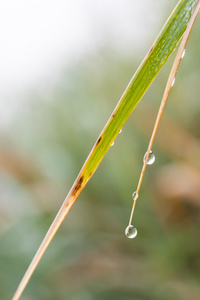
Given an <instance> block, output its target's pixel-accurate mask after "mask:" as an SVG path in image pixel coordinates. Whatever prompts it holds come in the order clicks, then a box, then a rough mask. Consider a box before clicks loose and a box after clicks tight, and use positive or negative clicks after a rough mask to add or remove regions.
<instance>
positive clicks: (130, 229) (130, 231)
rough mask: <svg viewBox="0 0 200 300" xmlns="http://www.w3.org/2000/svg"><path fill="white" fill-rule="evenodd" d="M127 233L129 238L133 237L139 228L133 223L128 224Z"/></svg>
mask: <svg viewBox="0 0 200 300" xmlns="http://www.w3.org/2000/svg"><path fill="white" fill-rule="evenodd" d="M125 235H126V236H127V238H129V239H133V238H135V237H136V235H137V229H136V228H135V227H134V226H133V225H128V226H127V227H126V229H125Z"/></svg>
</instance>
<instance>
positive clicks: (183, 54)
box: [181, 49, 185, 58]
mask: <svg viewBox="0 0 200 300" xmlns="http://www.w3.org/2000/svg"><path fill="white" fill-rule="evenodd" d="M184 56H185V49H184V50H183V53H182V55H181V58H183V57H184Z"/></svg>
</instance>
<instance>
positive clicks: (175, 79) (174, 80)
mask: <svg viewBox="0 0 200 300" xmlns="http://www.w3.org/2000/svg"><path fill="white" fill-rule="evenodd" d="M175 80H176V78H175V77H174V79H173V81H172V85H171V87H173V85H174V83H175Z"/></svg>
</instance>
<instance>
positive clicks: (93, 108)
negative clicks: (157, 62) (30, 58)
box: [0, 1, 200, 300]
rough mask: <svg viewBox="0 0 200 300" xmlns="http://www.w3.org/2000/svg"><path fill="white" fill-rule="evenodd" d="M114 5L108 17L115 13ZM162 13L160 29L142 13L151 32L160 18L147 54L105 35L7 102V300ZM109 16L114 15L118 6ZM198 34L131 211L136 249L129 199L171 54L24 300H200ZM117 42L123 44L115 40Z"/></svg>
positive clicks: (2, 162) (2, 248)
mask: <svg viewBox="0 0 200 300" xmlns="http://www.w3.org/2000/svg"><path fill="white" fill-rule="evenodd" d="M69 2H70V1H69ZM78 2H79V1H77V3H78ZM97 2H98V1H97ZM108 2H109V5H110V6H111V7H112V5H111V4H113V1H108ZM119 2H120V1H117V4H118V5H119V7H120V5H122V6H123V4H122V3H119ZM161 2H162V13H160V18H158V17H157V15H158V11H157V10H156V9H155V10H154V8H153V7H152V10H151V11H147V8H148V10H149V7H147V6H146V5H145V4H146V3H147V1H143V8H142V6H141V8H140V10H139V11H138V13H139V14H140V16H141V22H144V23H145V22H146V21H145V19H144V15H145V13H146V14H147V15H148V13H149V14H151V20H154V18H156V17H157V19H156V20H157V21H156V27H154V29H153V27H151V26H153V25H152V23H151V22H150V25H149V26H150V29H151V28H152V34H151V35H150V33H149V32H148V36H146V37H144V40H143V41H142V49H140V48H139V46H138V43H139V42H138V40H137V39H135V40H134V43H133V44H132V46H131V47H130V48H129V49H128V50H127V47H128V46H126V42H124V47H118V46H117V45H118V44H117V45H116V44H115V43H112V38H111V37H110V36H108V35H107V36H106V28H104V30H105V39H104V36H103V35H102V36H101V41H100V42H99V44H98V43H96V44H95V46H94V47H92V46H91V48H90V49H89V50H88V49H87V50H85V51H83V52H80V53H78V54H77V56H76V55H75V57H74V59H73V60H71V61H70V62H69V61H67V59H66V61H65V59H63V60H62V67H58V68H57V70H56V71H55V74H53V75H54V76H53V75H52V74H51V76H50V77H48V76H47V75H46V77H45V76H43V78H42V79H41V80H40V82H37V84H35V85H32V86H29V87H24V90H23V89H21V90H20V93H19V92H18V93H16V94H15V91H13V93H12V99H14V101H13V100H12V99H11V100H9V98H8V100H7V101H6V100H5V101H4V102H3V101H2V103H4V109H5V113H4V111H3V108H2V113H1V114H2V116H3V115H5V114H6V112H9V121H7V122H5V121H4V126H3V125H1V129H0V135H1V146H0V147H1V149H0V299H11V297H12V295H13V294H14V292H15V290H16V288H17V286H18V284H19V282H20V280H21V278H22V276H23V275H24V272H25V270H26V269H27V267H28V265H29V263H30V261H31V260H32V258H33V256H34V254H35V252H36V250H37V248H38V247H39V245H40V243H41V241H42V239H43V237H44V235H45V233H46V231H47V230H48V228H49V226H50V224H51V222H52V220H53V219H54V217H55V215H56V213H57V211H58V209H59V207H60V205H61V204H62V201H63V200H64V198H65V196H66V194H67V193H68V191H69V189H70V187H71V185H72V183H73V181H74V180H75V178H76V176H77V174H78V172H79V170H80V169H81V166H82V164H83V163H84V161H85V159H86V157H87V155H88V154H89V152H90V150H91V148H92V146H93V144H94V143H95V141H96V139H97V137H98V135H99V133H100V132H101V130H102V128H103V126H104V125H105V123H106V121H107V119H108V118H109V116H110V114H111V112H112V111H113V109H114V107H115V105H116V103H117V101H118V99H119V98H120V96H121V94H122V93H123V91H124V89H125V87H126V86H127V84H128V82H129V80H130V78H131V77H132V75H133V74H134V72H135V70H136V69H137V67H138V65H139V64H140V62H141V60H142V59H143V58H144V56H145V54H146V53H147V51H148V49H149V48H150V46H151V44H152V43H153V41H154V39H155V37H156V35H157V34H158V32H159V31H160V29H161V27H162V25H163V24H164V22H165V20H166V19H167V17H168V16H169V14H170V12H171V11H172V9H173V7H174V6H175V3H176V1H171V4H170V5H169V4H167V3H166V2H167V1H161ZM58 3H59V1H58ZM156 3H157V2H156V1H151V4H152V5H155V6H156ZM89 4H90V1H87V2H86V4H85V5H86V6H85V11H86V12H87V10H88V11H89V9H90V10H91V15H92V12H93V11H92V8H91V7H90V6H89ZM127 4H128V5H129V6H128V5H127ZM98 5H99V6H101V4H99V3H98ZM102 5H103V4H102ZM105 5H106V4H105ZM126 5H127V7H126ZM124 6H125V8H124V11H126V9H127V10H128V9H129V8H130V7H132V9H133V10H134V9H137V3H136V1H133V3H130V1H125V2H124ZM119 7H118V9H119ZM78 9H79V7H78V4H77V11H78ZM144 12H145V13H144ZM79 13H80V12H79ZM105 13H106V12H105ZM143 13H144V14H143ZM153 13H155V14H156V15H155V16H154V15H153ZM110 14H113V15H115V6H113V11H111V12H110ZM101 17H102V16H101V15H100V16H99V18H101ZM43 18H44V22H45V15H44V16H43ZM57 18H59V15H58V16H57ZM116 19H117V17H116ZM117 21H118V22H119V24H120V19H117ZM152 22H153V21H152ZM91 24H92V23H91ZM104 25H105V24H104ZM79 26H80V27H81V24H79ZM91 26H92V25H91ZM113 26H114V25H113ZM145 26H146V27H148V24H146V23H145ZM63 30H64V29H63ZM71 30H72V33H73V28H71ZM134 30H135V31H136V32H137V31H139V30H140V28H139V27H138V28H134ZM147 30H148V28H147ZM123 34H124V35H125V31H124V33H123ZM199 34H200V19H199V18H198V19H197V21H196V24H195V26H194V29H193V31H192V34H191V37H190V39H189V42H188V45H187V48H186V54H185V57H184V59H183V61H182V62H181V65H180V68H179V71H178V74H177V77H176V82H175V85H174V87H173V89H172V91H171V93H170V96H169V101H168V104H167V107H166V109H165V112H164V116H163V118H162V121H161V125H160V127H159V131H158V134H157V136H156V140H155V143H154V146H153V149H152V150H153V152H154V154H155V156H156V162H155V163H154V165H152V166H149V167H148V168H147V170H146V173H145V177H144V181H143V184H142V188H141V192H140V195H139V199H138V202H137V205H136V209H135V213H134V218H133V225H134V226H136V227H137V230H138V235H137V237H136V238H135V239H133V240H129V239H127V238H126V237H125V235H124V230H125V228H126V226H127V224H128V221H129V216H130V211H131V207H132V198H131V195H132V193H133V192H134V190H135V189H136V186H137V182H138V178H139V174H140V170H141V167H142V159H143V155H144V153H145V151H146V148H147V145H148V141H149V138H150V134H151V131H152V128H153V124H154V121H155V118H156V114H157V110H158V107H159V104H160V101H161V98H162V94H163V91H164V87H165V84H166V81H167V77H168V75H169V71H170V67H171V65H172V62H173V58H174V56H175V53H174V54H173V55H172V57H171V58H170V59H169V61H168V62H167V64H166V65H165V66H164V68H163V69H162V70H161V72H160V73H159V76H158V78H156V80H155V82H154V83H153V84H152V86H151V87H150V90H149V91H148V92H147V94H146V95H145V97H144V98H143V100H142V101H141V102H140V103H139V105H138V106H137V107H136V109H135V110H134V112H133V114H132V115H131V117H130V118H129V120H128V121H127V123H126V124H125V126H124V128H123V131H122V133H121V134H120V135H119V136H118V138H117V139H116V141H115V145H114V147H112V148H111V149H110V150H109V152H108V153H107V155H106V157H105V158H104V160H103V161H102V163H101V165H100V166H99V168H98V169H97V171H96V173H95V175H94V176H93V177H92V179H91V180H90V182H89V183H88V185H87V186H86V188H85V189H84V191H83V192H82V194H81V195H80V197H79V199H78V200H77V202H76V203H75V205H74V206H73V208H72V210H71V211H70V213H69V215H68V216H67V218H66V220H65V221H64V222H63V224H62V226H61V228H60V229H59V231H58V232H57V234H56V236H55V238H54V239H53V241H52V243H51V244H50V246H49V248H48V249H47V251H46V253H45V255H44V257H43V258H42V260H41V262H40V264H39V266H38V267H37V269H36V271H35V273H34V274H33V277H32V278H31V280H30V282H29V284H28V286H27V288H26V290H25V291H24V294H23V296H22V299H30V300H31V299H50V300H54V299H72V300H79V299H80V300H85V299H87V300H93V299H94V300H100V299H104V300H107V299H109V300H111V299H115V300H118V299H124V300H129V299H134V300H142V299H145V300H146V299H154V300H157V299H159V300H160V299H163V300H171V299H176V300H179V299H181V300H185V299H187V300H188V299H193V300H195V299H200V238H199V237H200V235H199V230H200V101H199V95H200V85H199V78H200V57H199V53H200V39H199ZM96 35H97V37H98V31H97V33H96ZM116 36H117V33H116ZM142 36H143V35H142V33H141V37H142ZM130 37H131V33H130ZM130 39H131V38H130ZM117 40H119V41H118V42H119V44H120V36H119V38H117ZM127 45H128V44H127ZM75 52H76V50H75ZM52 78H53V79H52ZM10 89H11V90H12V85H11V86H10ZM6 109H7V110H6Z"/></svg>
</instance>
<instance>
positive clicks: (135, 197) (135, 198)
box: [132, 191, 138, 201]
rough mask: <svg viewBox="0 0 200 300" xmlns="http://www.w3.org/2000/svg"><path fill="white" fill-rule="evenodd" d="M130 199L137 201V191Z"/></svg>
mask: <svg viewBox="0 0 200 300" xmlns="http://www.w3.org/2000/svg"><path fill="white" fill-rule="evenodd" d="M132 198H133V201H136V200H137V198H138V194H137V191H135V192H134V193H133V194H132Z"/></svg>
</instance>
